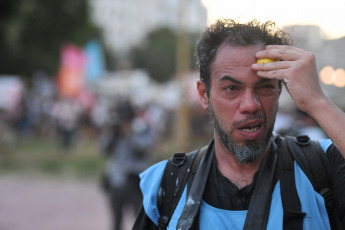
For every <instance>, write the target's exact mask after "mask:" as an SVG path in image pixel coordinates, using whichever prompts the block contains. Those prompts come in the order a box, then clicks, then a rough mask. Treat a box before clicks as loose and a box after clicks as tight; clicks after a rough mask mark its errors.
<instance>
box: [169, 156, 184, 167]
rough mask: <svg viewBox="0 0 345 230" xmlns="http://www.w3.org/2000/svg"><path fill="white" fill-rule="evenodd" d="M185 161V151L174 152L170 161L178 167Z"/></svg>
mask: <svg viewBox="0 0 345 230" xmlns="http://www.w3.org/2000/svg"><path fill="white" fill-rule="evenodd" d="M185 161H186V154H185V153H175V154H174V156H173V159H172V162H171V163H172V165H173V166H175V167H179V166H181V165H183V164H184V162H185Z"/></svg>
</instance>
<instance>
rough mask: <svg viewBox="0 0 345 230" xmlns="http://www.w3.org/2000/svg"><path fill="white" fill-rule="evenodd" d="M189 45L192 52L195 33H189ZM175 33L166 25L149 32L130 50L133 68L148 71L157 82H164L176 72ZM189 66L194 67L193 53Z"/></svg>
mask: <svg viewBox="0 0 345 230" xmlns="http://www.w3.org/2000/svg"><path fill="white" fill-rule="evenodd" d="M189 38H190V39H189V40H190V43H189V47H190V50H191V53H192V54H193V53H194V46H195V45H194V44H195V41H196V35H195V34H189ZM176 51H177V35H176V33H175V32H174V31H173V30H172V29H170V28H167V27H162V28H158V29H156V30H153V31H152V32H151V33H149V34H148V35H147V37H146V39H145V40H144V41H143V42H142V43H140V44H139V45H138V46H136V47H134V48H133V49H132V50H131V51H130V59H131V61H132V63H133V66H134V67H135V68H142V69H145V70H147V71H148V73H149V75H150V76H151V77H152V78H153V79H154V80H156V81H157V82H165V81H168V80H170V79H172V78H173V77H174V75H175V74H176ZM191 59H192V60H191V68H194V67H195V58H194V55H191Z"/></svg>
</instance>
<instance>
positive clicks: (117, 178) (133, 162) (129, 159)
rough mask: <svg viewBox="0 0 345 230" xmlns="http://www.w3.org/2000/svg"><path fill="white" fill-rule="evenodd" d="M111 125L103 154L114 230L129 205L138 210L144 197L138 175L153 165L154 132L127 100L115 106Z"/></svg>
mask: <svg viewBox="0 0 345 230" xmlns="http://www.w3.org/2000/svg"><path fill="white" fill-rule="evenodd" d="M110 117H111V120H110V122H111V125H110V127H109V129H108V131H107V132H106V133H105V134H103V137H102V139H103V141H102V142H103V144H102V145H103V148H102V149H103V152H104V154H105V155H106V157H107V161H106V165H105V169H104V170H105V172H104V178H103V186H104V189H105V191H106V194H107V196H108V198H109V202H110V204H111V211H112V217H113V218H112V219H113V229H114V230H121V229H122V225H123V214H124V211H125V210H126V208H127V207H128V206H129V207H130V208H131V209H133V211H134V213H133V215H134V214H136V213H137V211H138V210H139V207H140V204H141V202H142V195H141V192H140V189H139V173H140V172H141V171H143V170H144V169H146V168H147V166H148V165H149V163H150V158H151V152H152V147H153V141H154V139H153V132H152V129H151V127H150V126H149V123H148V122H147V120H146V119H145V116H144V114H143V113H137V111H136V109H135V108H134V107H133V106H132V104H131V103H130V102H129V101H128V100H124V101H121V102H119V103H117V104H116V106H115V108H114V110H113V111H112V113H111V115H110Z"/></svg>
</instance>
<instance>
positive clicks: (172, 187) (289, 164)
mask: <svg viewBox="0 0 345 230" xmlns="http://www.w3.org/2000/svg"><path fill="white" fill-rule="evenodd" d="M275 138H276V142H277V144H278V146H279V149H280V151H282V152H281V153H280V154H279V155H281V156H282V157H281V159H280V164H281V165H282V167H279V174H280V180H281V196H282V203H283V209H284V220H283V222H284V229H302V228H303V217H304V215H305V213H302V212H301V205H300V201H299V197H298V194H297V190H296V185H295V177H294V163H293V162H294V160H296V162H297V163H298V165H299V166H300V168H301V169H302V170H303V172H304V173H305V174H306V176H307V177H308V179H309V180H310V182H311V183H312V185H313V187H314V189H315V191H317V192H318V193H319V194H320V195H322V196H323V197H324V200H325V204H326V208H327V212H328V215H329V219H330V222H331V227H332V229H342V227H341V224H340V221H339V218H338V217H337V214H336V213H335V208H334V199H333V191H332V184H331V183H332V180H331V172H330V165H329V163H328V160H327V158H326V155H325V153H324V151H323V149H322V148H321V146H320V144H319V142H318V141H311V140H310V138H309V137H308V136H297V137H280V136H279V135H277V136H276V137H275ZM207 147H208V146H205V147H203V148H201V149H197V150H194V151H192V152H190V153H187V154H185V153H175V154H174V155H173V157H172V158H170V159H169V160H168V163H167V165H166V168H165V170H164V173H163V178H162V181H161V184H160V189H159V193H158V198H157V202H158V203H157V205H158V209H159V213H160V218H159V221H158V229H166V227H167V226H168V224H169V222H170V218H171V216H172V215H173V213H174V211H175V208H176V206H177V204H178V202H179V200H180V197H181V195H182V193H183V190H184V188H185V185H186V183H187V182H188V186H187V193H189V192H190V187H191V186H190V185H191V184H192V183H193V180H194V177H195V174H196V171H197V169H198V167H199V165H200V161H201V160H202V158H203V157H204V155H205V152H206V150H207ZM210 161H211V160H210ZM206 175H208V172H207V174H206ZM204 178H205V179H204V180H205V181H204V182H202V183H204V185H203V187H202V186H201V187H200V185H198V186H199V187H198V190H200V194H201V196H202V193H203V191H204V186H205V184H206V180H207V177H206V176H204ZM197 184H200V182H198V183H197ZM201 196H200V197H199V199H200V200H201ZM200 200H199V201H198V202H200ZM197 211H198V210H191V211H190V212H193V214H188V215H192V217H187V218H186V219H185V220H187V226H188V227H186V228H183V229H191V228H192V226H193V224H194V223H193V222H195V219H196V215H197ZM249 213H250V210H248V214H249ZM183 214H184V213H182V215H183ZM266 215H267V214H266ZM267 218H268V217H267V216H266V220H267ZM247 219H248V217H247ZM253 219H254V217H253ZM261 219H265V218H261ZM258 221H262V220H260V218H255V221H254V222H258ZM246 222H247V220H246ZM266 224H267V223H266V222H265V223H263V224H262V223H261V225H262V226H265V225H266ZM252 226H256V228H254V229H258V228H257V226H258V225H257V224H256V223H255V224H252ZM194 228H195V226H194ZM245 229H251V228H250V227H248V228H246V225H245ZM264 229H265V228H264Z"/></svg>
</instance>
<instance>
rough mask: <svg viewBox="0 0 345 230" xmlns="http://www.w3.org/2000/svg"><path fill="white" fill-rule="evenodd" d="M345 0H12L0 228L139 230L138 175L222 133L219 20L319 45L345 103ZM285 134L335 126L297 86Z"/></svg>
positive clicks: (330, 91) (285, 115) (284, 107)
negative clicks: (317, 117)
mask: <svg viewBox="0 0 345 230" xmlns="http://www.w3.org/2000/svg"><path fill="white" fill-rule="evenodd" d="M344 6H345V3H343V2H342V1H336V0H329V1H327V2H326V3H325V2H315V1H309V0H308V1H297V0H292V1H289V2H288V5H287V4H277V2H275V1H272V0H267V1H264V2H262V1H254V0H245V1H239V2H234V1H225V0H224V1H222V0H184V1H183V0H145V1H143V0H127V1H122V0H73V1H70V0H50V1H45V0H17V1H12V0H1V1H0V50H1V54H0V230H37V229H49V230H79V229H80V230H81V229H83V230H88V229H90V230H95V229H97V230H108V229H115V228H116V229H131V226H132V223H133V219H134V217H135V211H133V210H136V209H137V203H136V202H132V203H131V202H126V203H123V202H122V201H127V200H129V201H133V200H135V199H136V197H137V196H135V194H136V193H135V192H136V189H135V188H134V187H132V186H133V183H134V184H135V183H136V182H137V181H136V179H135V178H134V177H133V178H132V176H133V175H137V174H138V173H139V172H140V171H142V170H143V169H145V168H146V167H147V166H148V165H150V164H152V163H154V162H157V161H159V160H161V159H165V158H167V157H170V156H171V155H172V153H174V152H178V151H183V152H188V151H191V150H193V149H194V148H196V147H200V146H202V145H206V144H207V143H208V142H209V140H210V138H211V137H212V130H211V127H210V125H209V122H208V119H207V116H206V114H205V112H204V111H203V110H202V109H201V107H200V106H199V101H198V98H197V95H196V84H195V83H196V80H197V79H198V73H197V71H196V67H195V62H196V59H195V56H194V48H195V43H196V41H197V40H198V37H199V36H200V34H201V33H202V31H203V29H204V28H205V26H207V25H208V24H210V23H212V22H214V21H215V20H216V19H217V18H219V17H223V18H234V19H237V20H239V21H243V22H246V21H249V20H251V19H258V20H260V21H267V20H272V21H275V22H276V23H277V24H278V26H280V27H283V28H285V29H286V30H287V31H288V32H290V33H291V35H292V37H293V39H294V44H295V45H296V46H297V47H300V48H302V49H304V50H307V51H310V52H313V53H314V54H315V55H316V64H317V68H318V71H319V76H320V82H321V86H322V88H323V90H324V92H325V94H326V95H327V96H328V97H329V98H330V99H331V100H332V101H333V102H334V103H335V104H337V105H338V106H339V107H340V108H341V109H342V110H344V109H345V100H344V99H343V98H344V95H345V88H344V87H345V71H344V68H345V25H344V24H343V22H344V21H345V14H344V13H343V9H344ZM275 131H276V132H279V133H281V134H282V135H290V134H301V133H303V134H308V135H310V136H312V137H313V138H314V139H319V138H324V137H325V135H324V133H323V132H322V130H320V128H319V127H318V125H317V124H316V123H315V121H313V120H312V119H311V118H310V117H308V116H307V115H306V114H303V113H302V112H300V111H298V110H297V109H296V108H295V106H294V103H293V102H292V100H291V99H290V97H289V96H288V95H287V93H286V92H285V91H284V92H283V93H282V96H281V101H280V109H279V111H278V115H277V123H276V126H275ZM112 175H116V176H115V177H114V176H112ZM131 183H132V184H131ZM120 187H121V188H123V189H125V190H123V189H122V190H121V189H120V190H117V189H118V188H120ZM124 191H125V192H124ZM126 191H128V192H126ZM114 193H115V194H116V195H114ZM130 195H131V196H132V198H128V197H127V196H130ZM138 202H139V201H138ZM119 208H120V209H121V208H122V209H121V211H115V210H118V209H119ZM119 212H121V213H122V216H121V215H120V216H116V217H117V219H121V220H122V223H121V225H122V227H120V226H117V227H114V226H116V223H115V222H116V221H114V218H115V215H119ZM117 222H119V221H117Z"/></svg>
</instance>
